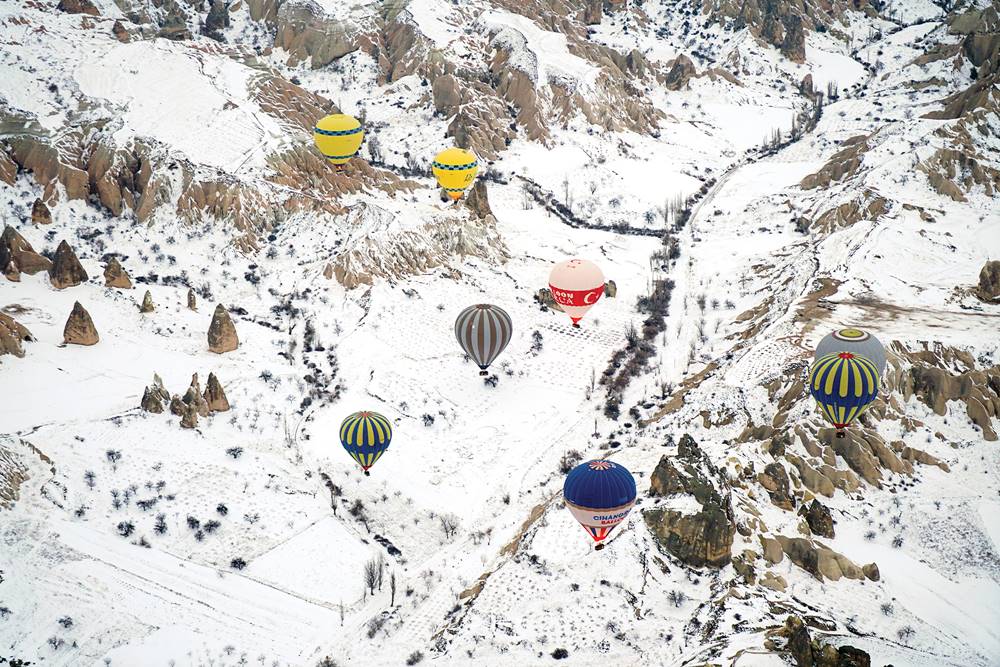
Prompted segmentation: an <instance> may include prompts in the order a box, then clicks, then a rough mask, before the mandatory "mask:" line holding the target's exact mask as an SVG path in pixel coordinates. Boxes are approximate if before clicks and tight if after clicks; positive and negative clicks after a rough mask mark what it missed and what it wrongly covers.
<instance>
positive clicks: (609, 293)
mask: <svg viewBox="0 0 1000 667" xmlns="http://www.w3.org/2000/svg"><path fill="white" fill-rule="evenodd" d="M604 296H606V297H608V298H609V299H613V298H615V297H616V296H618V285H616V284H615V281H613V280H609V281H607V282H606V283H604Z"/></svg>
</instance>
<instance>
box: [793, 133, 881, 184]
mask: <svg viewBox="0 0 1000 667" xmlns="http://www.w3.org/2000/svg"><path fill="white" fill-rule="evenodd" d="M874 136H875V135H874V133H872V134H869V135H861V136H856V137H851V138H850V139H845V140H844V141H843V142H841V144H840V145H841V146H842V147H843V148H841V149H840V151H838V152H836V153H834V154H833V155H832V156H831V157H830V159H829V160H827V162H826V164H824V165H823V166H822V167H821V168H820V170H819V171H818V172H816V173H815V174H809V175H808V176H806V177H805V178H803V179H802V181H801V182H800V183H799V185H800V186H801V187H802V189H803V190H812V189H815V188H827V187H829V186H830V184H831V183H833V182H838V181H842V180H844V179H845V178H849V177H851V176H853V175H854V174H855V173H857V171H858V169H859V168H860V167H861V162H862V160H864V155H865V153H866V152H867V151H868V150H869V149H870V148H871V146H870V145H869V141H871V140H872V138H873V137H874Z"/></svg>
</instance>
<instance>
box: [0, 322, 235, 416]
mask: <svg viewBox="0 0 1000 667" xmlns="http://www.w3.org/2000/svg"><path fill="white" fill-rule="evenodd" d="M33 340H35V338H34V336H32V335H31V332H30V331H28V328H27V327H25V326H24V325H23V324H20V323H18V322H17V320H15V319H14V318H13V317H11V316H10V315H7V314H5V313H0V356H3V355H5V354H13V355H14V356H15V357H23V356H24V346H23V345H22V343H23V342H24V341H33ZM209 385H210V386H211V378H209ZM225 399H226V397H225V394H223V396H222V400H225ZM228 407H229V404H228V403H227V404H226V408H227V409H228Z"/></svg>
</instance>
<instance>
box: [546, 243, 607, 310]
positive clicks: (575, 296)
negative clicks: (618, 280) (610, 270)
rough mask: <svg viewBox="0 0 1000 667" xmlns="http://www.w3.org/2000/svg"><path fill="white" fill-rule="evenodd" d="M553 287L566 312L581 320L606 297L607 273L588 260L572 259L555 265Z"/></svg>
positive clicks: (551, 276) (551, 274)
mask: <svg viewBox="0 0 1000 667" xmlns="http://www.w3.org/2000/svg"><path fill="white" fill-rule="evenodd" d="M549 290H550V291H551V292H552V298H553V299H555V301H556V303H558V304H559V307H560V308H562V310H563V312H564V313H566V314H567V315H569V317H570V319H571V320H573V326H579V325H578V324H577V323H578V322H579V321H580V319H581V318H582V317H583V316H584V315H585V314H586V313H587V311H588V310H590V309H591V308H592V307H593V305H594V304H595V303H597V302H598V301H599V300H600V299H601V297H602V296H604V273H602V272H601V269H600V267H598V266H597V264H594V263H593V262H591V261H590V260H587V259H570V260H567V261H565V262H559V263H558V264H556V265H555V266H554V267H552V272H551V273H550V274H549Z"/></svg>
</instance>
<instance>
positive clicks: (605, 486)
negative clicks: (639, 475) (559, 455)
mask: <svg viewBox="0 0 1000 667" xmlns="http://www.w3.org/2000/svg"><path fill="white" fill-rule="evenodd" d="M635 496H636V491H635V478H633V477H632V473H630V472H629V471H628V469H627V468H625V466H623V465H621V464H620V463H615V462H614V461H607V460H604V459H600V460H596V461H587V462H586V463H581V464H580V465H578V466H577V467H575V468H573V470H571V471H570V473H569V475H567V476H566V481H565V482H563V499H564V500H565V501H566V507H568V508H569V511H570V512H571V513H572V514H573V518H574V519H576V520H577V521H578V522H579V523H580V525H581V526H583V527H584V528H585V529H586V530H587V532H588V533H589V534H590V536H591V537H592V538H594V541H595V542H600V541H602V540H604V539H605V538H606V537H607V536H608V535H609V534H610V533H611V531H612V529H614V527H615V526H617V525H618V524H620V523H621V522H622V521H624V520H625V517H626V516H628V513H629V511H631V509H632V506H633V505H635Z"/></svg>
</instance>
